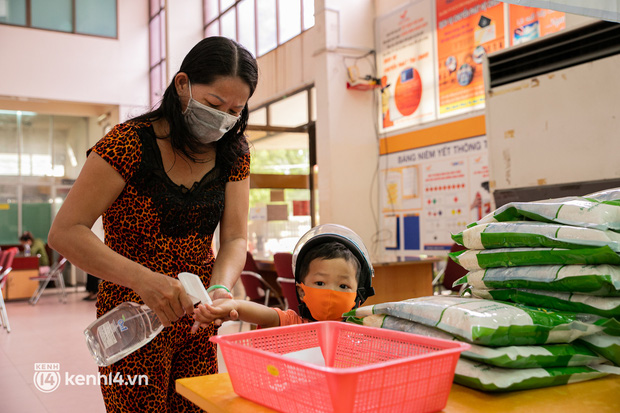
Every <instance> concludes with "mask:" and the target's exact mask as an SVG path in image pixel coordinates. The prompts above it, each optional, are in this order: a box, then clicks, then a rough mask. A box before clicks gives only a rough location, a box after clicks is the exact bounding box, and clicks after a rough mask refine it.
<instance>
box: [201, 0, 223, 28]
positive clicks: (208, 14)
mask: <svg viewBox="0 0 620 413" xmlns="http://www.w3.org/2000/svg"><path fill="white" fill-rule="evenodd" d="M217 3H218V0H204V3H203V4H204V16H205V24H206V23H209V22H210V21H211V20H213V19H215V18H216V17H217V16H219V15H220V10H219V7H218V4H217Z"/></svg>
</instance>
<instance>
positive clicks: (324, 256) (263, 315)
mask: <svg viewBox="0 0 620 413" xmlns="http://www.w3.org/2000/svg"><path fill="white" fill-rule="evenodd" d="M293 272H294V274H295V281H296V283H297V297H298V299H299V312H300V314H297V313H296V312H295V311H293V310H287V311H282V310H280V309H279V308H273V307H266V306H264V305H261V304H257V303H254V302H251V301H245V300H231V299H220V300H215V301H214V302H213V305H208V304H206V305H200V306H198V307H197V309H196V310H195V311H194V317H195V319H196V321H198V322H200V323H203V324H204V323H210V322H213V321H215V320H225V319H228V318H229V317H228V316H229V314H231V312H233V311H236V312H237V314H238V318H239V319H240V320H242V321H245V322H248V323H252V324H257V325H259V326H260V327H263V328H265V327H277V326H284V325H290V324H301V323H307V322H309V321H325V320H341V319H342V314H343V313H345V312H347V311H349V310H351V309H353V308H357V307H359V306H360V305H361V304H362V303H363V302H364V301H366V298H368V297H370V296H372V295H374V290H373V288H372V287H371V278H372V276H373V269H372V265H371V264H370V260H369V256H368V252H367V251H366V248H365V247H364V245H363V244H362V242H361V239H360V238H359V236H357V234H355V233H354V232H353V231H351V230H350V229H348V228H346V227H343V226H340V225H335V224H325V225H319V226H318V227H315V228H313V229H311V230H310V231H309V232H308V233H306V234H305V235H304V236H303V237H302V238H301V239H300V240H299V242H298V243H297V246H296V247H295V252H294V253H293ZM233 314H234V313H233ZM194 329H197V325H196V326H195V327H194Z"/></svg>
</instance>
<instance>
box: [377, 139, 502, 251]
mask: <svg viewBox="0 0 620 413" xmlns="http://www.w3.org/2000/svg"><path fill="white" fill-rule="evenodd" d="M380 176H381V179H380V184H379V191H380V192H379V194H380V196H381V200H380V201H381V215H382V228H383V230H384V232H385V234H384V237H383V238H384V240H385V241H384V248H385V250H386V251H388V252H389V253H391V254H396V255H397V256H400V257H405V258H406V257H407V256H408V255H411V256H414V255H416V254H420V253H422V254H434V253H437V252H438V251H447V250H449V249H450V247H451V245H452V244H453V241H452V238H451V236H450V235H451V234H452V233H458V232H460V231H462V230H463V229H465V227H466V226H467V225H468V224H470V223H471V222H473V221H477V220H478V219H480V218H482V217H483V216H484V215H486V214H488V213H490V212H491V209H492V206H491V205H492V200H491V194H490V192H489V168H488V158H487V140H486V137H484V136H478V137H474V138H468V139H462V140H458V141H453V142H448V143H443V144H439V145H433V146H427V147H423V148H417V149H411V150H407V151H402V152H397V153H392V154H388V155H385V156H382V157H381V175H380Z"/></svg>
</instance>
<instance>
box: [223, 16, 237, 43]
mask: <svg viewBox="0 0 620 413" xmlns="http://www.w3.org/2000/svg"><path fill="white" fill-rule="evenodd" d="M220 28H221V30H222V36H224V37H228V38H230V39H233V40H237V11H236V10H235V9H230V11H229V12H226V13H225V14H222V17H221V18H220Z"/></svg>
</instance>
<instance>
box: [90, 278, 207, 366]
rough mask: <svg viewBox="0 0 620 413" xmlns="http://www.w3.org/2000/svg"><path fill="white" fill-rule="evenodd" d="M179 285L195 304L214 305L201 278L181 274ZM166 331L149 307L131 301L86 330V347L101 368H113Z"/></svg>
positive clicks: (100, 318) (111, 311)
mask: <svg viewBox="0 0 620 413" xmlns="http://www.w3.org/2000/svg"><path fill="white" fill-rule="evenodd" d="M179 281H181V283H182V284H183V288H185V291H186V292H187V294H188V295H190V298H192V300H193V301H194V304H197V303H198V302H203V303H209V304H211V299H210V298H209V295H208V294H207V291H206V290H205V288H204V285H203V284H202V282H201V281H200V278H199V277H198V276H197V275H194V274H190V273H181V274H179ZM163 329H164V326H163V324H162V323H161V321H159V318H157V315H156V314H155V312H154V311H153V310H151V309H150V308H149V307H147V306H146V304H142V305H140V304H138V303H134V302H131V301H127V302H124V303H121V304H119V305H118V306H116V307H115V308H113V309H112V310H110V311H108V312H107V313H105V314H104V315H102V316H101V317H99V318H98V319H97V320H95V321H94V322H92V323H91V324H90V325H89V326H88V327H86V329H85V330H84V335H85V336H86V344H87V346H88V349H89V350H90V353H91V354H92V355H93V357H94V359H95V361H96V362H97V364H98V365H99V366H109V365H110V364H112V363H115V362H117V361H118V360H120V359H122V358H123V357H125V356H127V355H128V354H131V353H133V352H134V351H136V350H137V349H139V348H141V347H142V346H144V345H145V344H147V343H148V342H149V341H151V340H152V339H153V338H154V337H155V336H156V335H157V334H159V333H160V332H161V331H162V330H163Z"/></svg>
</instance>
